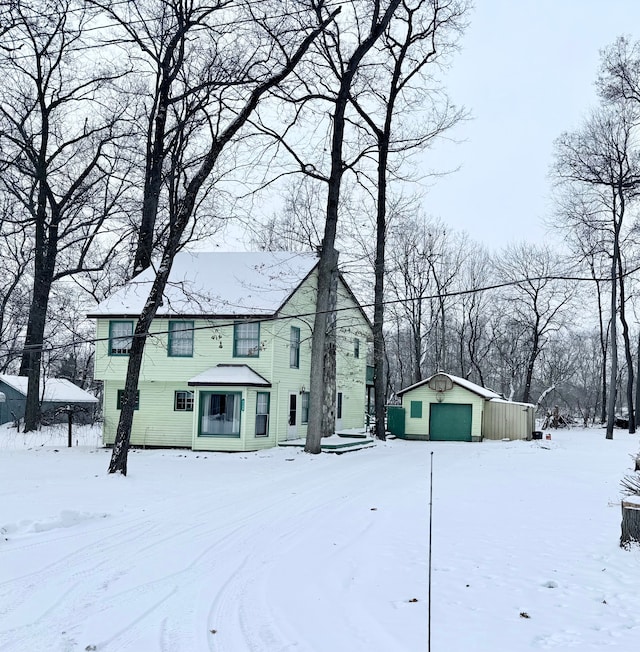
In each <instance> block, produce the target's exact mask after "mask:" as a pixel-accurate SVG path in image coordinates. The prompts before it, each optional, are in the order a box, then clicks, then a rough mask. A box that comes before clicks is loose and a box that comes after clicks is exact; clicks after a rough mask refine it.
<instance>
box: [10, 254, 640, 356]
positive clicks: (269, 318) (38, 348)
mask: <svg viewBox="0 0 640 652" xmlns="http://www.w3.org/2000/svg"><path fill="white" fill-rule="evenodd" d="M639 270H640V265H639V266H637V267H635V268H634V269H632V270H629V271H628V272H625V273H624V274H622V275H620V276H618V277H616V279H615V280H619V279H620V278H625V277H627V276H630V275H631V274H634V273H635V272H637V271H639ZM611 280H612V279H611V278H598V277H596V278H594V277H584V276H564V275H559V276H528V277H524V278H521V279H515V280H512V281H503V282H500V283H493V284H491V285H485V286H482V287H479V288H473V289H470V290H455V291H453V292H440V293H437V294H423V295H420V296H417V297H410V298H407V297H405V298H402V299H389V300H387V301H383V302H382V304H383V305H384V306H390V305H402V304H409V303H411V302H416V301H429V300H433V299H440V300H443V299H448V298H452V297H460V296H467V295H470V294H479V293H481V292H490V291H492V290H499V289H501V288H505V287H513V286H517V285H521V284H523V283H532V282H536V281H573V282H576V283H584V282H589V283H595V282H610V281H611ZM374 307H375V303H359V302H358V303H357V305H356V306H355V307H353V306H346V307H343V308H336V309H335V310H327V311H323V312H325V313H326V314H329V313H332V312H336V313H344V312H347V311H352V310H358V311H360V310H362V309H364V308H374ZM316 314H322V313H321V312H318V311H315V310H314V311H312V312H305V313H295V314H287V315H276V314H272V315H265V316H263V317H260V316H255V317H254V316H251V317H247V316H246V315H238V316H236V317H227V318H226V319H225V320H223V321H222V323H215V324H206V325H203V326H195V325H194V326H193V327H191V328H185V329H181V330H182V332H195V331H202V330H215V329H218V328H229V327H231V326H234V325H235V324H237V323H238V322H242V323H246V324H262V323H267V322H278V321H284V320H287V319H311V318H315V316H316ZM128 316H129V315H122V317H128ZM109 317H112V318H113V317H114V315H111V316H110V315H99V316H96V318H98V319H99V318H105V319H106V318H109ZM130 317H131V318H132V319H133V318H135V317H136V315H130ZM187 317H193V318H195V319H215V316H213V315H211V316H207V315H179V314H177V315H175V317H174V319H175V320H176V321H180V320H184V319H186V318H187ZM167 318H169V319H171V317H167V316H164V315H161V316H160V317H158V316H156V317H155V318H154V319H167ZM230 319H231V321H229V320H230ZM168 334H169V330H159V331H147V332H146V333H139V334H136V333H133V334H131V335H125V336H121V337H120V338H119V339H125V338H127V339H128V338H131V339H133V338H143V339H146V338H147V337H151V338H153V337H159V336H161V335H168ZM113 339H115V338H113V337H91V338H78V339H76V340H73V341H71V342H66V343H64V344H51V345H45V344H44V343H43V344H30V345H25V346H24V347H23V348H22V349H17V350H16V349H8V348H7V349H4V350H3V351H2V352H3V353H5V352H6V353H14V354H18V353H22V352H24V351H27V350H28V351H30V352H41V353H45V352H52V351H59V350H63V349H67V348H71V347H74V346H78V345H80V344H98V343H100V342H109V341H111V340H113Z"/></svg>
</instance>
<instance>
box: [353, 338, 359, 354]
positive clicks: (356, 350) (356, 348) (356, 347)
mask: <svg viewBox="0 0 640 652" xmlns="http://www.w3.org/2000/svg"><path fill="white" fill-rule="evenodd" d="M353 357H354V358H359V357H360V340H359V339H358V338H357V337H356V338H354V340H353Z"/></svg>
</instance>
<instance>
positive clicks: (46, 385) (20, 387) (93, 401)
mask: <svg viewBox="0 0 640 652" xmlns="http://www.w3.org/2000/svg"><path fill="white" fill-rule="evenodd" d="M0 393H1V394H2V395H4V401H3V400H1V399H0V424H3V423H8V422H9V421H15V420H17V419H22V418H23V417H24V406H25V403H26V398H27V377H26V376H12V375H10V374H0ZM40 400H41V410H42V412H43V413H47V414H50V415H51V417H52V418H53V417H54V415H55V411H56V410H57V409H58V408H64V407H66V406H67V405H69V406H72V407H74V408H76V409H80V408H82V409H84V410H85V411H87V412H91V411H93V409H94V408H95V407H96V406H97V404H98V399H97V398H96V397H95V396H93V395H92V394H89V392H85V391H84V390H83V389H81V388H80V387H78V386H77V385H74V384H73V383H72V382H70V381H69V380H66V379H65V378H47V379H46V380H44V382H41V383H40ZM65 418H66V417H65Z"/></svg>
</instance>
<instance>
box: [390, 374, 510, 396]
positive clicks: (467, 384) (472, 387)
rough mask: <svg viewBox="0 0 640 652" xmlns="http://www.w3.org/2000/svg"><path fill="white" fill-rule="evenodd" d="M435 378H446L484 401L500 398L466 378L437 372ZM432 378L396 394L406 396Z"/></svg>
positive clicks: (430, 377)
mask: <svg viewBox="0 0 640 652" xmlns="http://www.w3.org/2000/svg"><path fill="white" fill-rule="evenodd" d="M434 375H437V376H447V377H448V378H450V379H451V382H452V383H453V384H454V385H458V386H459V387H463V388H464V389H467V390H469V391H470V392H473V393H474V394H477V395H478V396H482V398H486V399H496V398H502V397H501V396H500V394H496V392H493V391H491V390H490V389H487V388H486V387H482V386H481V385H476V384H475V383H472V382H471V381H470V380H467V379H466V378H460V377H459V376H453V375H451V374H445V373H443V372H441V371H440V372H438V373H437V374H434ZM432 378H433V376H429V378H427V379H426V380H421V381H420V382H419V383H415V384H414V385H411V386H410V387H406V388H405V389H401V390H400V391H399V392H398V396H400V395H402V394H406V393H407V392H410V391H411V390H412V389H416V388H418V387H421V386H422V385H426V384H427V383H428V382H429V381H430V380H431V379H432Z"/></svg>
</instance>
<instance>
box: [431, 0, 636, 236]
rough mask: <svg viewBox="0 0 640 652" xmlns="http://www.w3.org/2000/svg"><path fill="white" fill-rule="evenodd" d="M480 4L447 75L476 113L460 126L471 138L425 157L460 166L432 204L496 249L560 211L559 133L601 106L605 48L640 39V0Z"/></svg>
mask: <svg viewBox="0 0 640 652" xmlns="http://www.w3.org/2000/svg"><path fill="white" fill-rule="evenodd" d="M475 4H476V7H475V10H474V11H473V12H472V14H471V22H470V25H469V28H468V29H467V31H466V33H465V34H464V35H463V37H462V40H461V52H460V53H459V54H458V55H457V57H456V59H455V60H454V62H453V68H452V69H451V71H450V72H449V74H448V75H447V78H446V85H447V87H448V89H449V93H450V95H451V97H452V99H453V101H454V102H455V103H456V104H458V105H464V106H466V107H467V108H468V109H470V110H471V112H472V115H473V120H471V121H469V122H467V123H465V124H463V125H462V126H460V127H458V128H457V129H456V130H455V132H454V134H453V135H454V136H455V138H456V139H461V140H464V142H462V143H460V144H457V145H454V144H442V145H440V146H438V147H437V148H436V149H433V150H432V151H430V152H429V153H428V154H427V155H426V157H425V162H426V165H427V166H428V167H429V168H434V169H455V168H456V167H458V166H461V169H460V170H459V171H458V172H455V173H454V174H452V175H449V176H447V177H444V178H441V179H439V180H438V181H437V182H436V184H435V186H433V187H432V188H431V190H430V191H429V193H428V195H427V196H426V199H425V202H424V209H425V212H426V213H427V214H428V215H433V216H437V217H440V218H442V220H443V221H444V222H445V224H448V225H449V226H450V227H452V228H454V229H456V230H465V231H467V232H468V233H469V235H470V236H471V237H472V238H473V239H474V240H476V241H479V242H483V243H484V244H486V245H487V246H489V247H499V246H502V245H504V244H507V243H508V242H512V241H520V240H527V241H538V242H539V241H542V240H543V238H544V237H545V227H544V225H543V223H542V219H543V218H544V216H545V215H550V214H551V213H552V208H551V203H550V199H549V191H550V183H549V176H548V175H549V167H550V164H551V162H552V152H553V141H554V139H555V138H557V137H558V136H559V135H560V134H561V133H562V132H563V131H566V130H572V129H575V128H576V127H577V126H579V124H580V121H581V118H582V117H583V116H585V115H586V114H587V113H588V111H589V109H590V107H592V106H593V105H594V104H595V102H596V99H597V98H596V94H595V89H594V81H595V79H596V76H597V72H598V67H599V53H600V50H601V49H602V48H604V47H606V46H607V45H609V44H610V43H612V42H613V41H614V40H615V38H616V37H617V36H620V35H623V34H624V35H628V36H630V37H632V38H640V0H475ZM633 30H635V33H634V31H633Z"/></svg>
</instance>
